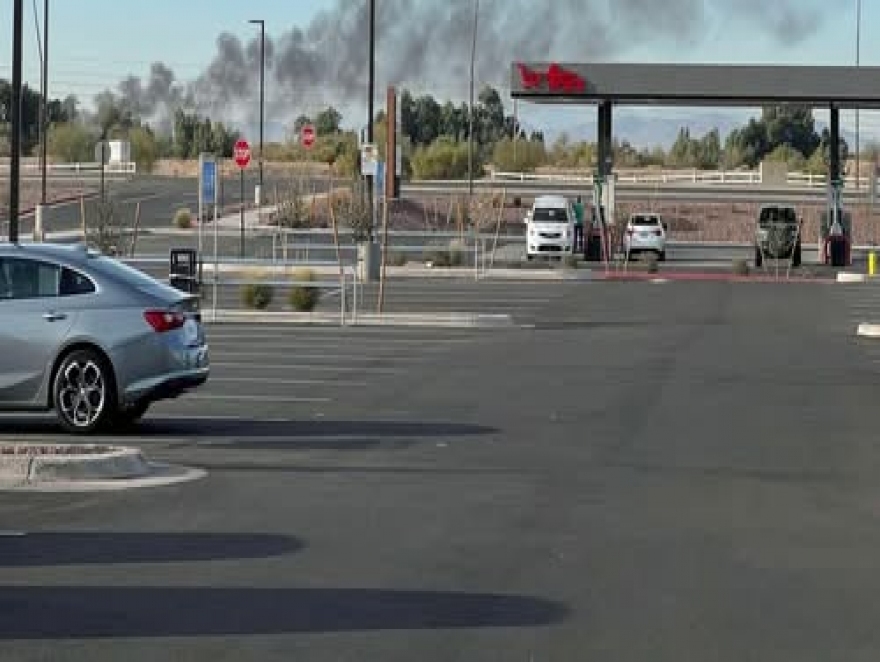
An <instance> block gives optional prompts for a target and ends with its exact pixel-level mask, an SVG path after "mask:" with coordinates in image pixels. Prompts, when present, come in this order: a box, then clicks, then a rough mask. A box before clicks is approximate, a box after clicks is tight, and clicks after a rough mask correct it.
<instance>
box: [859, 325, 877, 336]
mask: <svg viewBox="0 0 880 662" xmlns="http://www.w3.org/2000/svg"><path fill="white" fill-rule="evenodd" d="M856 335H858V336H862V337H863V338H880V324H869V323H862V324H859V328H858V329H856Z"/></svg>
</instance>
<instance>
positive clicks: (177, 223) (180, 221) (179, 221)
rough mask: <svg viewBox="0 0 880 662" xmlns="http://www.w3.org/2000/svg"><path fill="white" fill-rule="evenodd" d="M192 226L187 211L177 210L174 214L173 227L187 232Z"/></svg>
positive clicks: (190, 213)
mask: <svg viewBox="0 0 880 662" xmlns="http://www.w3.org/2000/svg"><path fill="white" fill-rule="evenodd" d="M192 226H193V215H192V212H191V211H190V210H189V209H186V208H184V209H178V210H177V211H176V212H174V227H176V228H179V229H181V230H189V229H190V228H191V227H192Z"/></svg>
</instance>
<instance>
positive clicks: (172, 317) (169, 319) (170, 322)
mask: <svg viewBox="0 0 880 662" xmlns="http://www.w3.org/2000/svg"><path fill="white" fill-rule="evenodd" d="M144 319H145V320H147V324H149V325H150V326H151V327H153V331H155V332H156V333H165V332H166V331H173V330H174V329H179V328H180V327H182V326H183V325H184V323H185V322H186V316H185V315H184V314H183V313H178V312H174V311H170V310H148V311H146V312H144Z"/></svg>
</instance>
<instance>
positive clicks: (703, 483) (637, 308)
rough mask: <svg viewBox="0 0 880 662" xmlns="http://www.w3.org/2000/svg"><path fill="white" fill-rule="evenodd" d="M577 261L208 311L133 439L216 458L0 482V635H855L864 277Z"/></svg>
mask: <svg viewBox="0 0 880 662" xmlns="http://www.w3.org/2000/svg"><path fill="white" fill-rule="evenodd" d="M569 286H571V289H567V290H566V293H565V296H562V297H558V298H553V299H551V300H549V301H548V303H547V304H546V305H544V306H543V307H541V308H540V309H536V310H537V313H539V314H537V315H536V316H535V319H536V320H537V322H538V323H537V324H536V325H535V328H514V329H504V330H499V329H492V330H466V331H465V330H449V329H447V330H443V329H402V328H398V329H390V328H357V329H340V328H333V327H309V328H305V327H292V326H280V325H249V326H235V325H220V326H213V327H211V328H210V329H209V331H210V337H211V345H212V360H213V365H214V371H213V374H212V379H211V382H210V383H209V385H208V386H207V387H206V388H204V389H202V390H201V391H199V392H198V393H197V394H194V395H193V396H189V397H186V398H183V399H181V400H178V401H175V402H172V403H167V404H162V405H159V406H157V407H156V408H155V410H154V411H152V412H151V415H150V416H149V417H148V419H147V420H146V422H145V423H144V424H143V426H141V428H140V429H138V430H137V431H135V432H133V433H132V434H131V435H129V436H128V437H127V438H126V439H125V440H124V441H125V442H126V443H132V444H137V445H139V446H141V447H143V448H144V449H145V450H146V451H147V452H148V453H149V455H150V456H151V457H154V458H156V459H161V460H165V461H170V462H176V463H182V464H187V465H193V466H200V467H204V468H206V469H207V470H208V476H207V477H206V478H204V479H202V480H200V481H197V482H194V483H189V484H184V485H178V486H174V487H167V488H156V489H150V490H138V491H129V492H124V493H101V494H77V495H51V494H36V495H35V494H21V493H5V494H3V495H2V499H0V529H2V530H3V533H2V534H0V586H2V589H0V609H2V612H0V613H2V614H3V618H2V619H0V659H2V660H4V662H5V661H6V660H16V661H17V660H45V659H52V660H77V661H79V660H83V661H84V660H89V661H93V660H108V661H109V660H116V659H120V658H124V659H126V660H130V661H132V662H134V661H139V660H156V659H185V660H211V661H212V662H213V661H214V660H290V659H304V660H349V659H350V660H373V659H376V660H380V659H381V660H414V659H417V660H437V661H438V662H439V661H441V660H442V661H444V662H445V661H448V660H511V659H514V660H516V659H522V660H536V661H537V660H570V659H602V660H618V659H619V660H631V659H638V660H643V659H645V660H647V659H650V660H675V661H676V662H679V661H680V660H710V659H711V660H731V661H732V660H736V661H738V662H739V661H741V660H743V659H751V660H768V661H769V660H774V661H776V660H790V659H791V660H794V659H796V660H799V661H802V660H817V661H819V660H822V661H823V662H825V661H827V660H830V659H846V660H875V659H877V658H878V655H880V634H878V632H877V628H876V622H877V619H878V617H880V607H878V605H877V601H876V595H877V593H878V591H880V572H878V570H880V559H878V556H877V554H876V550H877V547H878V545H880V528H878V526H877V522H878V512H880V511H878V506H877V504H878V503H880V487H878V486H880V451H878V444H877V424H876V420H877V419H876V413H875V412H876V400H877V389H878V386H877V385H878V377H880V365H878V364H877V363H876V361H878V360H880V353H877V352H878V350H877V349H875V348H874V346H873V345H868V344H866V343H864V342H862V341H860V340H857V339H856V338H855V337H854V329H855V324H856V323H857V321H865V320H864V319H863V317H864V315H866V314H872V313H871V310H872V309H873V307H874V305H875V304H880V296H878V295H877V294H875V291H874V290H871V289H868V288H866V287H864V286H861V287H857V286H836V285H826V284H730V283H721V282H713V283H666V284H651V283H583V284H580V285H571V284H566V287H567V288H568V287H569ZM547 287H549V285H547ZM475 296H476V295H475ZM533 314H535V313H534V312H533ZM0 437H2V438H3V439H4V440H10V439H27V440H60V439H64V438H63V437H61V436H60V435H58V434H57V432H56V431H55V429H54V428H53V427H52V425H51V423H49V422H48V421H47V420H44V419H40V418H35V417H3V418H0Z"/></svg>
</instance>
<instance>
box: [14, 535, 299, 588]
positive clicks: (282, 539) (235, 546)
mask: <svg viewBox="0 0 880 662" xmlns="http://www.w3.org/2000/svg"><path fill="white" fill-rule="evenodd" d="M303 547H304V545H303V543H302V542H301V541H300V540H298V539H296V538H292V537H289V536H280V535H269V534H232V533H166V532H157V533H149V532H138V533H115V532H47V533H28V534H26V535H22V536H8V537H7V536H4V537H2V538H0V568H14V567H36V566H58V565H92V564H95V565H104V564H119V563H176V562H182V561H217V560H224V559H261V558H268V557H272V556H281V555H284V554H290V553H293V552H296V551H299V550H300V549H302V548H303ZM0 593H2V591H0ZM0 601H2V600H0Z"/></svg>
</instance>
